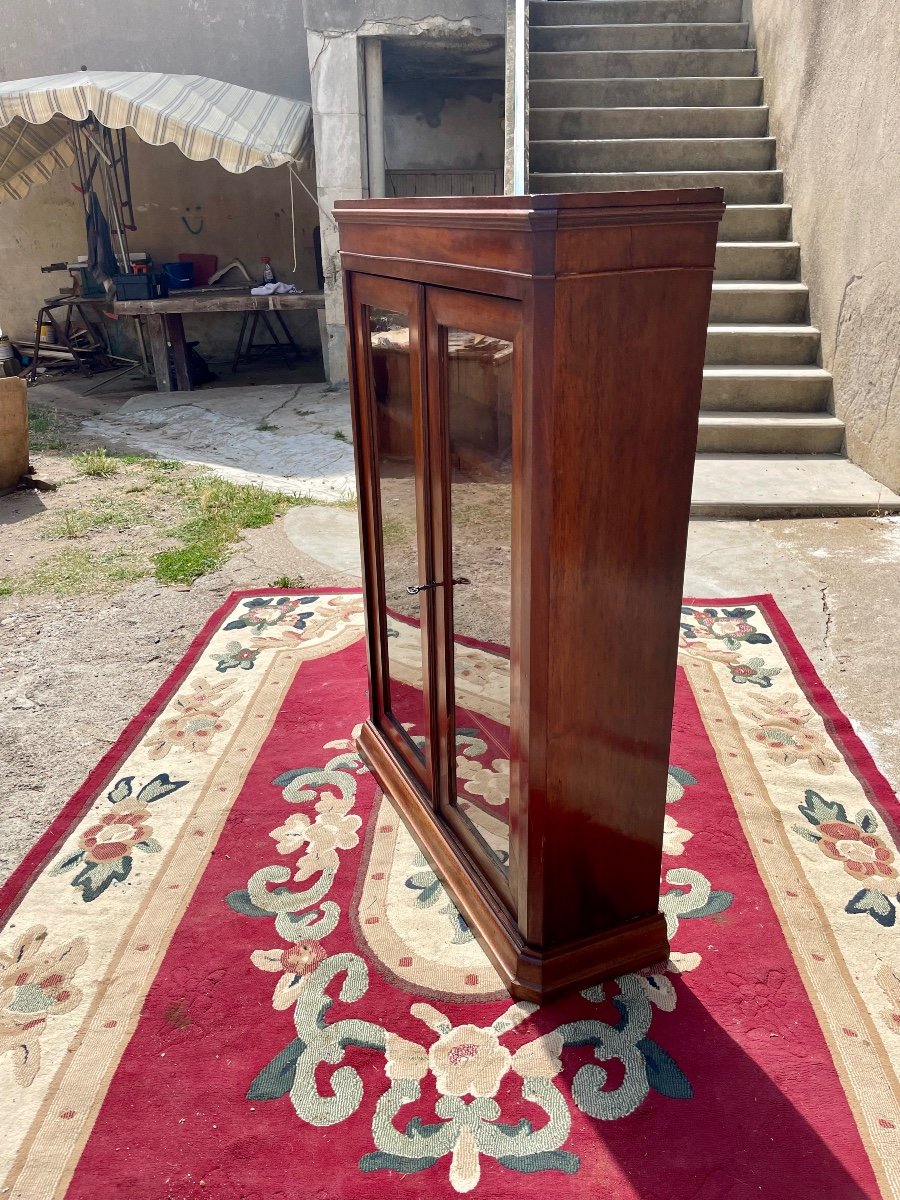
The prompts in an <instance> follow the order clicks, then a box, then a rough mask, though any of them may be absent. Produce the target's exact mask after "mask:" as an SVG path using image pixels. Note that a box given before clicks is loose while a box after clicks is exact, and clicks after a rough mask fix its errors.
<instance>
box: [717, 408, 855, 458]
mask: <svg viewBox="0 0 900 1200" xmlns="http://www.w3.org/2000/svg"><path fill="white" fill-rule="evenodd" d="M843 444H844V422H843V421H841V420H839V419H838V418H837V417H832V416H830V415H829V414H827V413H797V412H788V413H780V412H768V413H758V412H730V413H707V412H702V413H701V414H700V429H699V433H698V436H697V452H698V453H701V454H709V453H712V454H837V453H839V452H840V449H841V447H842V446H843Z"/></svg>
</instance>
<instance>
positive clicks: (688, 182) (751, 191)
mask: <svg viewBox="0 0 900 1200" xmlns="http://www.w3.org/2000/svg"><path fill="white" fill-rule="evenodd" d="M702 187H721V188H724V189H725V200H726V202H727V203H729V204H773V203H779V202H780V201H781V197H782V194H783V187H784V184H783V181H782V177H781V172H780V171H615V172H607V171H604V172H558V173H556V172H551V171H535V172H532V174H531V183H530V189H529V190H530V191H532V192H629V191H642V190H644V189H645V188H652V189H658V188H702Z"/></svg>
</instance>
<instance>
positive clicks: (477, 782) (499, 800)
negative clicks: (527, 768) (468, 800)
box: [456, 754, 509, 806]
mask: <svg viewBox="0 0 900 1200" xmlns="http://www.w3.org/2000/svg"><path fill="white" fill-rule="evenodd" d="M461 764H462V769H460V765H461ZM456 774H457V778H459V777H460V776H462V778H463V779H465V780H466V782H465V785H464V788H465V790H466V791H467V792H468V793H469V795H471V796H481V797H482V798H483V799H484V801H485V802H486V803H487V804H492V805H495V806H497V805H501V804H505V803H506V802H507V800H509V759H508V758H495V759H494V761H493V762H492V763H491V766H490V768H488V767H483V766H481V764H480V763H477V762H474V761H473V760H472V759H470V758H466V757H465V755H462V754H461V755H459V756H458V758H457V760H456Z"/></svg>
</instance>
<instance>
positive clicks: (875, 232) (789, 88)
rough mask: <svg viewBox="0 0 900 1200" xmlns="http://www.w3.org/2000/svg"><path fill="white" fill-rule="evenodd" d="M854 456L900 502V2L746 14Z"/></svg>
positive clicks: (871, 0)
mask: <svg viewBox="0 0 900 1200" xmlns="http://www.w3.org/2000/svg"><path fill="white" fill-rule="evenodd" d="M747 8H748V14H749V16H750V18H751V20H752V22H753V27H754V33H755V39H756V43H757V48H758V54H759V69H760V72H761V74H762V75H763V76H764V78H765V99H766V102H767V103H768V105H769V107H770V111H771V132H772V133H773V134H774V135H775V136H776V137H777V138H778V153H779V166H780V167H781V168H782V169H783V170H784V173H785V183H786V189H787V198H788V200H789V201H790V202H791V203H792V204H793V206H794V232H795V236H796V238H797V240H798V241H799V242H800V243H801V245H802V247H803V264H802V270H803V279H804V281H805V282H806V283H807V284H808V285H809V289H810V302H811V314H812V320H813V323H814V324H815V325H818V327H819V328H820V329H821V331H822V357H823V365H824V366H825V367H827V368H828V369H829V370H830V371H832V372H833V374H834V403H835V411H836V413H837V414H838V416H840V417H842V418H843V420H844V421H845V423H846V426H847V450H848V453H849V455H850V457H851V458H852V459H853V461H854V462H857V463H859V465H860V466H862V467H864V468H865V469H866V470H867V471H869V472H870V474H872V475H874V476H875V478H876V479H880V480H881V481H882V482H884V483H885V484H887V485H888V486H889V487H891V488H893V489H894V490H897V489H900V20H898V10H897V3H896V0H868V2H867V3H865V4H858V3H838V2H834V3H824V2H823V0H792V3H790V4H786V3H785V2H784V0H752V4H748V5H747Z"/></svg>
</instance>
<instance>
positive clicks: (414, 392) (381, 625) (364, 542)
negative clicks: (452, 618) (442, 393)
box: [347, 272, 437, 796]
mask: <svg viewBox="0 0 900 1200" xmlns="http://www.w3.org/2000/svg"><path fill="white" fill-rule="evenodd" d="M424 305H425V298H424V288H423V287H422V286H421V285H420V284H415V283H410V282H407V281H402V280H396V279H385V278H381V277H379V276H375V275H365V274H360V273H357V272H353V273H352V274H351V275H350V276H349V278H348V294H347V316H348V321H349V325H350V337H351V339H352V340H353V344H354V347H355V354H354V356H353V357H354V360H355V370H356V380H355V383H356V389H355V396H356V397H358V402H355V403H354V404H353V422H354V430H353V436H354V441H355V443H356V468H357V492H358V503H359V515H360V548H361V552H362V567H363V581H364V596H365V604H366V628H367V632H368V659H369V688H370V697H371V700H370V703H371V716H372V719H373V720H374V722H375V724H376V725H377V727H378V728H379V730H380V731H381V733H382V734H383V736H384V737H385V738H386V740H387V741H388V742H389V744H390V746H391V747H392V749H393V750H394V751H395V753H396V754H397V755H398V756H399V758H400V759H401V760H402V761H403V763H404V764H405V765H406V767H407V769H408V770H409V771H410V773H411V774H412V776H413V777H414V778H415V780H416V781H417V782H418V784H419V786H420V788H421V789H422V790H424V791H425V792H426V793H427V794H428V795H429V796H433V795H434V779H435V772H436V762H437V758H436V755H435V753H434V737H435V729H436V722H435V699H434V690H435V689H434V687H433V684H432V681H433V679H434V638H433V636H432V635H431V629H432V627H433V620H434V593H433V591H424V592H420V593H419V620H420V630H421V641H422V677H423V678H422V686H423V694H424V710H425V720H426V729H425V748H424V751H425V752H424V760H423V759H420V758H419V756H418V755H417V754H416V753H415V750H414V749H413V746H412V742H411V739H410V737H409V736H408V734H407V732H406V730H404V729H403V728H402V726H401V724H400V722H399V721H398V720H397V718H396V717H395V716H394V714H393V712H392V711H391V702H390V667H389V662H390V659H389V654H388V637H387V624H386V611H387V597H386V585H385V574H384V544H383V540H382V512H381V492H380V487H379V478H380V473H379V465H378V433H377V428H378V426H377V414H376V411H375V403H376V401H375V388H374V381H373V378H372V355H371V344H370V343H369V341H368V339H367V337H366V332H367V329H368V321H367V318H366V315H365V314H366V312H367V310H369V309H371V308H381V309H386V310H388V311H389V312H395V313H398V314H399V315H401V316H405V317H406V318H407V319H408V321H409V367H410V372H409V374H410V399H411V402H412V414H413V436H414V464H415V481H416V482H415V490H416V508H417V513H418V514H419V519H417V521H416V532H417V543H418V544H417V550H418V563H419V573H420V575H422V574H423V572H427V571H428V570H429V569H431V570H433V563H434V558H433V553H432V543H431V525H432V518H431V511H430V504H431V502H430V495H429V481H428V473H429V454H428V450H427V436H428V435H427V429H426V420H425V360H424V355H423V353H422V348H423V337H422V331H423V329H424ZM429 577H430V576H427V575H425V576H424V577H423V578H419V579H417V580H415V581H411V582H417V583H424V582H425V581H426V579H427V578H429Z"/></svg>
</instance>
